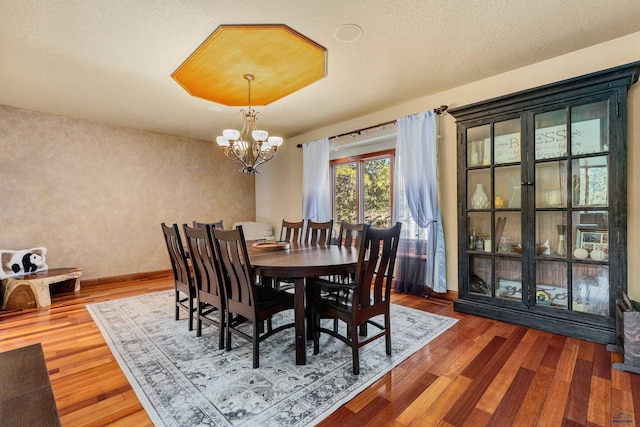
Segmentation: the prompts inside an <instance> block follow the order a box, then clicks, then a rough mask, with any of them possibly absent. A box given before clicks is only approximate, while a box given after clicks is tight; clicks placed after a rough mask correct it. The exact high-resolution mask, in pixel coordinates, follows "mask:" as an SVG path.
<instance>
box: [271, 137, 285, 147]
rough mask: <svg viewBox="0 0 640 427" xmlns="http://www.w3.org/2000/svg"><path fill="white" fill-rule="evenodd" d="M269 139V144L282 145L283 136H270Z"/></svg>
mask: <svg viewBox="0 0 640 427" xmlns="http://www.w3.org/2000/svg"><path fill="white" fill-rule="evenodd" d="M268 141H269V145H272V146H274V147H280V146H281V145H282V138H281V137H279V136H270V137H269V139H268Z"/></svg>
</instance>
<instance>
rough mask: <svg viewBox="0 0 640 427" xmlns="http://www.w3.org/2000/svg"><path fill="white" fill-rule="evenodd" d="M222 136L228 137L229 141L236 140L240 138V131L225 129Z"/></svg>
mask: <svg viewBox="0 0 640 427" xmlns="http://www.w3.org/2000/svg"><path fill="white" fill-rule="evenodd" d="M222 136H224V137H225V138H227V139H228V140H229V141H236V140H238V139H239V138H240V131H237V130H235V129H225V130H224V131H223V132H222Z"/></svg>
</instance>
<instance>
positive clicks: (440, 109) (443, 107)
mask: <svg viewBox="0 0 640 427" xmlns="http://www.w3.org/2000/svg"><path fill="white" fill-rule="evenodd" d="M448 108H449V106H448V105H441V106H439V107H437V108H434V109H433V112H434V113H436V114H437V115H440V114H442V113H444V112H445V111H447V109H448ZM397 122H398V121H397V120H390V121H388V122H384V123H378V124H377V125H373V126H368V127H366V128H361V129H357V130H352V131H351V132H345V133H341V134H339V135H333V136H330V137H329V139H335V138H341V137H343V136H347V135H352V134H354V133H355V134H360V133H361V132H364V131H366V130H370V129H375V128H379V127H381V126H387V125H395V124H396V123H397ZM296 147H298V148H302V144H298V145H296Z"/></svg>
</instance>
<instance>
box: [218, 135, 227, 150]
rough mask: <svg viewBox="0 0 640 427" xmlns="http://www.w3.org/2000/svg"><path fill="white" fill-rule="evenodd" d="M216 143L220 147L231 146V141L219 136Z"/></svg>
mask: <svg viewBox="0 0 640 427" xmlns="http://www.w3.org/2000/svg"><path fill="white" fill-rule="evenodd" d="M216 142H217V143H218V145H219V146H220V147H228V146H229V140H228V139H227V138H225V137H224V136H219V137H217V138H216Z"/></svg>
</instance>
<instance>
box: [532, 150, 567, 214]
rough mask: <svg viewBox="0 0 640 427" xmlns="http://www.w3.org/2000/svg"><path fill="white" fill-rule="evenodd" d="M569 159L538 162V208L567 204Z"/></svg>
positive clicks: (559, 206)
mask: <svg viewBox="0 0 640 427" xmlns="http://www.w3.org/2000/svg"><path fill="white" fill-rule="evenodd" d="M566 189H567V161H566V160H561V161H557V162H544V163H537V164H536V208H564V207H566V206H567V194H566Z"/></svg>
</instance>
